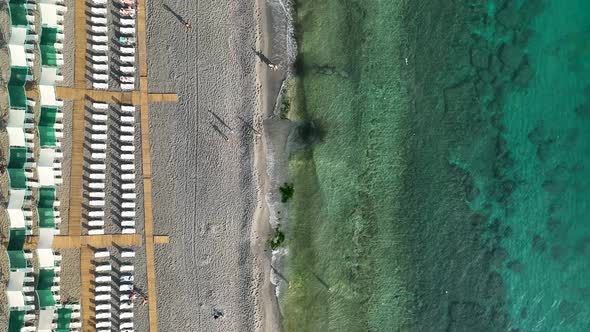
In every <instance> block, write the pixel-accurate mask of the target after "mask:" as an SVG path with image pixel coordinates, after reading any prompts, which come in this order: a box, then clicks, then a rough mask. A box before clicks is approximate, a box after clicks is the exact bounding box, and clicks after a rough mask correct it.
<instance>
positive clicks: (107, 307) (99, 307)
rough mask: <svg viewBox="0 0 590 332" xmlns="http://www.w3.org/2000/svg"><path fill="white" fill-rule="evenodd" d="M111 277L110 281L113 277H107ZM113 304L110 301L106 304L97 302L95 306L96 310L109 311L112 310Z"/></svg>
mask: <svg viewBox="0 0 590 332" xmlns="http://www.w3.org/2000/svg"><path fill="white" fill-rule="evenodd" d="M106 278H109V282H111V277H106ZM111 308H112V305H111V304H110V303H105V304H97V305H96V307H94V310H95V311H108V310H111Z"/></svg>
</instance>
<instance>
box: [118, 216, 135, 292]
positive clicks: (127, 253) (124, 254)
mask: <svg viewBox="0 0 590 332" xmlns="http://www.w3.org/2000/svg"><path fill="white" fill-rule="evenodd" d="M121 224H122V223H121ZM121 257H125V258H130V257H135V251H134V250H133V249H123V250H122V251H121ZM131 278H133V276H131ZM121 281H124V280H123V276H121ZM128 281H133V280H128Z"/></svg>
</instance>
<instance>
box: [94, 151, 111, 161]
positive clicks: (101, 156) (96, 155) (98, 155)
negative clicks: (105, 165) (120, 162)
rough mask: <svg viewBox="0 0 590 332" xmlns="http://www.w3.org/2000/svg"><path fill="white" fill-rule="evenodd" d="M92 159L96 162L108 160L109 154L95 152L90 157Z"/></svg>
mask: <svg viewBox="0 0 590 332" xmlns="http://www.w3.org/2000/svg"><path fill="white" fill-rule="evenodd" d="M90 158H92V159H94V160H104V159H106V158H107V154H106V153H102V152H94V153H92V154H91V155H90Z"/></svg>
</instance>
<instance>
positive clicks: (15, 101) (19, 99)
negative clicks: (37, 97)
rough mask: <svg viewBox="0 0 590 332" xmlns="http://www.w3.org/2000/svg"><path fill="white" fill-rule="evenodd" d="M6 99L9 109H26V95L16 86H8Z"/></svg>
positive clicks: (22, 89) (20, 87) (23, 90)
mask: <svg viewBox="0 0 590 332" xmlns="http://www.w3.org/2000/svg"><path fill="white" fill-rule="evenodd" d="M8 99H9V102H10V108H14V109H26V108H27V94H26V92H25V88H24V87H22V86H18V85H9V86H8Z"/></svg>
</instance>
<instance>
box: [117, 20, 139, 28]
mask: <svg viewBox="0 0 590 332" xmlns="http://www.w3.org/2000/svg"><path fill="white" fill-rule="evenodd" d="M119 25H121V26H127V27H134V26H135V20H134V19H130V18H121V19H119Z"/></svg>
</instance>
